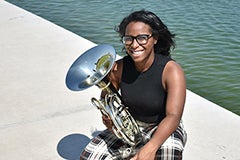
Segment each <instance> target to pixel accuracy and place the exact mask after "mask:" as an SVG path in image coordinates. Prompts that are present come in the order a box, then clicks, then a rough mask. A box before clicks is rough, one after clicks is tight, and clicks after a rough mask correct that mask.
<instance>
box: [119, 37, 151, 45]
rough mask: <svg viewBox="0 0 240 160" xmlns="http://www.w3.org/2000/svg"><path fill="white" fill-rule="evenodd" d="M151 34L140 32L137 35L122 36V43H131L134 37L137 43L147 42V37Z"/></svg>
mask: <svg viewBox="0 0 240 160" xmlns="http://www.w3.org/2000/svg"><path fill="white" fill-rule="evenodd" d="M151 37H152V35H151V34H140V35H137V36H128V35H127V36H123V37H122V39H121V40H122V43H123V44H125V45H131V44H132V43H133V41H134V39H136V41H137V43H138V44H139V45H144V44H147V43H148V40H149V38H151Z"/></svg>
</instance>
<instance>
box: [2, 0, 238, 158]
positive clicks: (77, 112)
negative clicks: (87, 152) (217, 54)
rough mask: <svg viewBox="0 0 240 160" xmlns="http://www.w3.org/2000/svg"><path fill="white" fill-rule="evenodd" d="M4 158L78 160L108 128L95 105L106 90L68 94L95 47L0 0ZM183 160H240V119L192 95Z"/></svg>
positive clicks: (92, 89)
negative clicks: (81, 61)
mask: <svg viewBox="0 0 240 160" xmlns="http://www.w3.org/2000/svg"><path fill="white" fill-rule="evenodd" d="M0 15H4V16H1V18H0V35H1V36H0V54H1V55H0V56H1V60H0V61H1V63H0V74H1V80H0V85H1V91H0V97H1V101H0V117H1V118H0V138H1V141H0V153H1V155H0V159H24V160H28V159H29V160H32V159H41V160H49V159H54V160H56V159H69V160H74V159H78V156H79V154H80V152H81V150H82V148H83V147H84V146H85V145H86V143H87V142H88V141H89V140H90V139H91V138H92V137H93V136H95V135H96V134H97V133H98V132H99V131H101V130H103V129H104V126H103V125H102V123H101V115H100V113H99V111H98V110H97V109H95V108H93V106H92V105H91V104H90V98H91V97H92V96H95V97H98V95H99V93H100V91H99V90H98V89H97V88H96V87H92V88H90V89H88V90H85V91H83V92H72V91H69V90H68V89H67V88H66V86H65V76H66V73H67V71H68V69H69V67H70V65H71V64H72V63H73V61H74V60H75V59H76V58H77V57H78V56H79V55H80V54H81V53H83V52H84V51H86V50H87V49H89V48H91V47H93V46H94V45H95V44H94V43H92V42H90V41H88V40H86V39H84V38H82V37H79V36H78V35H76V34H74V33H72V32H70V31H67V30H65V29H63V28H61V27H59V26H57V25H55V24H53V23H51V22H49V21H46V20H45V19H43V18H41V17H38V16H36V15H34V14H32V13H29V12H27V11H25V10H23V9H21V8H18V7H16V6H14V5H12V4H9V3H8V2H6V1H0ZM183 120H184V124H185V127H186V129H187V132H188V142H187V146H186V150H185V152H184V159H185V160H193V159H194V160H205V159H206V160H209V159H211V160H215V159H216V160H219V159H234V160H239V159H240V158H239V155H238V153H239V152H240V147H239V144H240V138H239V135H240V130H239V128H240V118H239V116H237V115H235V114H233V113H232V112H229V111H227V110H225V109H223V108H221V107H219V106H217V105H216V104H214V103H212V102H209V101H207V100H206V99H204V98H202V97H200V96H198V95H196V94H194V93H192V92H191V91H189V90H188V91H187V101H186V107H185V112H184V116H183Z"/></svg>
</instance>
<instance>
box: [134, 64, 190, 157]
mask: <svg viewBox="0 0 240 160" xmlns="http://www.w3.org/2000/svg"><path fill="white" fill-rule="evenodd" d="M162 83H163V86H164V88H165V89H166V91H167V103H166V117H165V118H164V119H163V120H162V121H161V122H160V123H159V125H158V128H157V130H156V131H155V133H154V135H153V136H152V138H151V139H150V141H149V142H148V143H147V144H145V145H144V146H143V147H142V148H141V150H140V151H139V152H138V153H137V154H136V155H135V156H134V157H133V158H132V160H140V159H141V160H143V159H144V160H145V159H146V160H153V159H154V157H155V154H156V152H157V150H158V148H159V147H160V146H161V145H162V144H163V143H164V142H165V140H166V139H167V138H168V137H169V136H170V135H171V134H172V133H173V132H174V131H175V130H176V129H177V127H178V125H179V123H180V120H181V117H182V113H183V109H184V104H185V98H186V82H185V76H184V72H183V70H182V68H181V67H180V66H179V65H178V64H177V63H176V62H174V61H170V62H168V63H167V65H166V67H165V69H164V71H163V79H162Z"/></svg>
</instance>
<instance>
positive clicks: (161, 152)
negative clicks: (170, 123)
mask: <svg viewBox="0 0 240 160" xmlns="http://www.w3.org/2000/svg"><path fill="white" fill-rule="evenodd" d="M156 129H157V126H156V125H155V126H148V127H140V130H141V132H142V135H143V136H144V139H146V140H147V139H150V138H151V136H152V134H153V133H154V132H155V130H156ZM186 140H187V134H186V132H185V130H184V128H183V124H182V122H181V123H180V125H179V126H178V128H177V129H176V131H174V132H173V133H172V134H171V135H170V137H169V138H168V139H167V140H166V141H165V142H164V143H163V144H162V145H161V147H160V148H159V149H158V151H157V153H156V156H155V159H156V160H182V152H183V149H184V146H185V143H186ZM145 143H147V141H144V142H143V143H142V144H141V145H139V146H138V147H136V148H131V147H130V146H129V145H128V144H126V143H124V142H123V141H122V140H121V139H119V138H117V137H116V136H115V135H114V134H112V133H111V132H110V131H109V130H104V131H102V132H101V133H100V134H99V135H98V136H96V137H95V138H93V139H92V140H91V142H90V143H89V144H88V145H87V146H86V148H85V149H84V151H83V152H82V154H81V156H80V160H123V159H126V160H127V159H130V157H132V156H134V154H135V153H136V152H137V151H138V150H139V149H140V148H141V146H143V145H144V144H145ZM129 151H130V154H129ZM126 152H128V153H127V155H128V156H127V157H126Z"/></svg>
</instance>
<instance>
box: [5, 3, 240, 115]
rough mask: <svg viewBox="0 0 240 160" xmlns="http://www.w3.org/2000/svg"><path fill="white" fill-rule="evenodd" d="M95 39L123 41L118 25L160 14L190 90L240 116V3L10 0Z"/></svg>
mask: <svg viewBox="0 0 240 160" xmlns="http://www.w3.org/2000/svg"><path fill="white" fill-rule="evenodd" d="M8 2H11V3H14V4H15V5H17V6H19V7H21V8H24V9H26V10H28V11H30V12H32V13H34V14H37V15H39V16H41V17H43V18H45V19H47V20H49V21H51V22H53V23H55V24H57V25H60V26H62V27H64V28H66V29H68V30H70V31H72V32H74V33H76V34H78V35H80V36H82V37H84V38H87V39H89V40H91V41H93V42H95V43H98V44H99V43H108V44H112V45H113V46H114V47H115V48H116V50H117V52H118V53H119V54H122V53H121V48H122V44H121V43H120V41H119V37H118V35H117V33H115V32H114V26H115V25H117V24H118V23H119V22H120V21H121V19H122V18H123V17H124V16H126V15H127V14H128V13H130V12H131V11H133V10H139V9H143V8H144V9H147V10H151V11H153V12H155V13H156V14H157V15H158V16H159V17H160V18H161V19H162V20H163V22H164V23H165V24H166V25H167V26H168V27H169V28H170V30H171V31H172V32H173V33H176V34H177V38H176V43H177V47H176V49H175V50H174V51H173V53H172V56H173V58H174V59H176V60H177V62H178V63H180V64H181V66H182V67H183V69H184V71H185V73H186V77H187V87H188V89H189V90H191V91H193V92H195V93H197V94H199V95H201V96H203V97H204V98H206V99H208V100H210V101H212V102H214V103H216V104H218V105H220V106H222V107H224V108H226V109H228V110H231V111H232V112H235V113H237V114H238V115H240V102H239V96H240V82H239V80H240V25H239V24H240V7H239V6H240V1H239V0H234V1H233V0H215V1H214V0H212V1H211V0H202V1H192V2H190V1H187V0H179V1H165V0H145V1H140V2H138V1H129V0H121V1H118V0H112V1H109V0H102V1H100V0H92V1H91V0H90V1H88V0H66V1H64V2H63V1H60V0H58V1H57V0H48V1H35V0H22V1H18V0H8Z"/></svg>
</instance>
